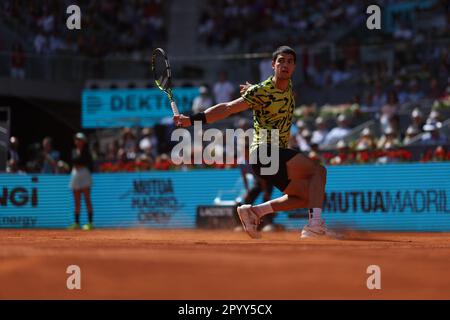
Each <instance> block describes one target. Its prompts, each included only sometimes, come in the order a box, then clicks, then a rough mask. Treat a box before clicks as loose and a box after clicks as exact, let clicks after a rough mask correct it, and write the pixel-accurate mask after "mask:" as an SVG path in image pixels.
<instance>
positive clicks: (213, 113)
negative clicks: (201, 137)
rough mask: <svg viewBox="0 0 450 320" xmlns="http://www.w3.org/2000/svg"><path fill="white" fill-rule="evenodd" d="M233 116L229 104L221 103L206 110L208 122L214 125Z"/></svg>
mask: <svg viewBox="0 0 450 320" xmlns="http://www.w3.org/2000/svg"><path fill="white" fill-rule="evenodd" d="M231 114H232V110H231V108H230V106H229V103H219V104H216V105H215V106H212V107H210V108H208V109H206V110H205V116H206V122H207V123H213V122H216V121H219V120H222V119H225V118H226V117H228V116H230V115H231Z"/></svg>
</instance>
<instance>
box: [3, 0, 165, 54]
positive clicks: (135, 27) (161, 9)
mask: <svg viewBox="0 0 450 320" xmlns="http://www.w3.org/2000/svg"><path fill="white" fill-rule="evenodd" d="M167 3H168V2H167V1H162V0H133V1H121V0H108V1H89V0H81V1H77V3H76V4H77V5H78V6H80V8H81V11H82V15H83V25H82V28H81V30H79V32H77V33H73V32H70V30H68V29H67V28H56V25H66V21H65V19H67V16H68V15H67V13H66V9H67V8H68V6H70V5H72V4H74V3H73V1H69V0H64V1H60V0H34V1H26V0H2V1H1V2H0V17H2V18H3V19H5V20H6V19H7V21H8V22H9V23H14V24H15V25H16V27H17V29H21V30H23V31H24V33H25V35H24V38H25V39H27V38H29V39H28V40H30V41H28V43H32V44H33V46H32V48H25V50H26V51H27V52H34V53H36V54H45V55H51V54H77V55H80V54H82V55H85V56H89V57H96V58H100V57H105V56H118V55H119V56H120V55H123V54H127V55H132V54H139V53H140V52H145V51H148V50H151V49H152V47H153V44H154V43H155V41H165V40H166V39H167V30H166V29H165V24H164V21H163V19H164V17H165V10H167ZM87 30H89V31H87ZM18 45H21V44H15V45H14V46H18ZM21 46H22V45H21ZM5 49H6V48H5Z"/></svg>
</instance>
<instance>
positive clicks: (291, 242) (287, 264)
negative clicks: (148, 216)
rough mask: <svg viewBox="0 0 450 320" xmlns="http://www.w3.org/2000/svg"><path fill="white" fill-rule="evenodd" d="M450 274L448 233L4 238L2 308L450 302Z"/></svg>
mask: <svg viewBox="0 0 450 320" xmlns="http://www.w3.org/2000/svg"><path fill="white" fill-rule="evenodd" d="M69 265H78V266H79V267H80V268H81V279H82V280H81V285H82V288H81V290H80V291H76V290H74V291H70V290H68V289H67V287H66V280H67V277H69V275H68V274H66V269H67V267H68V266H69ZM369 265H378V266H380V268H381V286H382V289H381V290H379V291H376V290H375V291H370V290H368V289H367V286H366V281H367V278H368V277H369V275H368V274H367V273H366V270H367V267H368V266H369ZM449 270H450V234H447V233H446V234H442V233H431V234H430V233H428V234H414V233H361V232H359V233H357V232H352V233H346V235H345V240H314V241H312V240H307V241H305V240H300V239H299V235H298V233H297V232H280V233H270V234H269V233H266V234H264V237H263V239H261V240H251V239H249V238H248V237H247V235H246V234H244V233H240V232H239V233H236V232H231V231H230V232H228V231H185V230H181V231H180V230H168V231H161V230H151V229H146V230H96V231H92V232H82V231H74V232H69V231H63V230H45V231H43V230H32V231H29V230H0V284H1V285H0V299H392V298H405V299H429V298H434V299H450V271H449Z"/></svg>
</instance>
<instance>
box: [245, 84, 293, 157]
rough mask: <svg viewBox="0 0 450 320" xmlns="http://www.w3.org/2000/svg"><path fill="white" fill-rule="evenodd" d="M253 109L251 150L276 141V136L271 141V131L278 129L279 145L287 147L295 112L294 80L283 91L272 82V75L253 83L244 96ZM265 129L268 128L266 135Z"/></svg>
mask: <svg viewBox="0 0 450 320" xmlns="http://www.w3.org/2000/svg"><path fill="white" fill-rule="evenodd" d="M242 98H244V100H245V101H246V102H247V103H248V104H249V105H250V106H251V108H252V109H253V126H254V129H255V131H254V134H253V142H252V145H251V146H250V151H251V152H253V151H255V150H256V148H257V147H258V145H260V144H262V143H275V144H277V143H276V141H277V139H276V137H274V138H275V140H274V141H272V142H271V131H270V130H272V129H277V130H278V131H277V132H278V146H279V147H280V148H287V147H288V141H289V136H290V131H291V125H292V116H293V113H294V106H295V101H294V94H293V92H292V82H289V87H288V89H287V90H286V91H281V90H279V89H277V88H276V87H275V84H274V83H273V82H272V76H271V77H270V78H268V79H267V80H265V81H263V82H261V83H259V84H256V85H253V86H251V87H250V88H248V90H247V91H246V92H245V93H244V95H243V96H242ZM263 129H265V130H267V134H266V135H264V132H263Z"/></svg>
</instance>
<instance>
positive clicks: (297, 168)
mask: <svg viewBox="0 0 450 320" xmlns="http://www.w3.org/2000/svg"><path fill="white" fill-rule="evenodd" d="M286 166H287V175H288V179H289V180H290V181H291V182H293V181H296V180H304V179H307V180H309V183H308V199H309V202H308V208H309V209H312V210H313V212H314V214H315V215H316V216H315V217H316V218H320V214H321V211H322V207H323V201H324V197H325V184H326V178H327V171H326V169H325V167H323V166H322V165H318V164H316V163H315V162H314V161H312V160H310V159H308V158H307V157H305V156H303V155H302V154H298V155H296V156H295V157H293V158H292V159H290V160H289V161H288V162H287V164H286ZM296 188H297V185H296V184H289V185H288V186H287V188H286V189H285V193H287V194H296V193H297V192H301V191H298V190H296Z"/></svg>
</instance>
